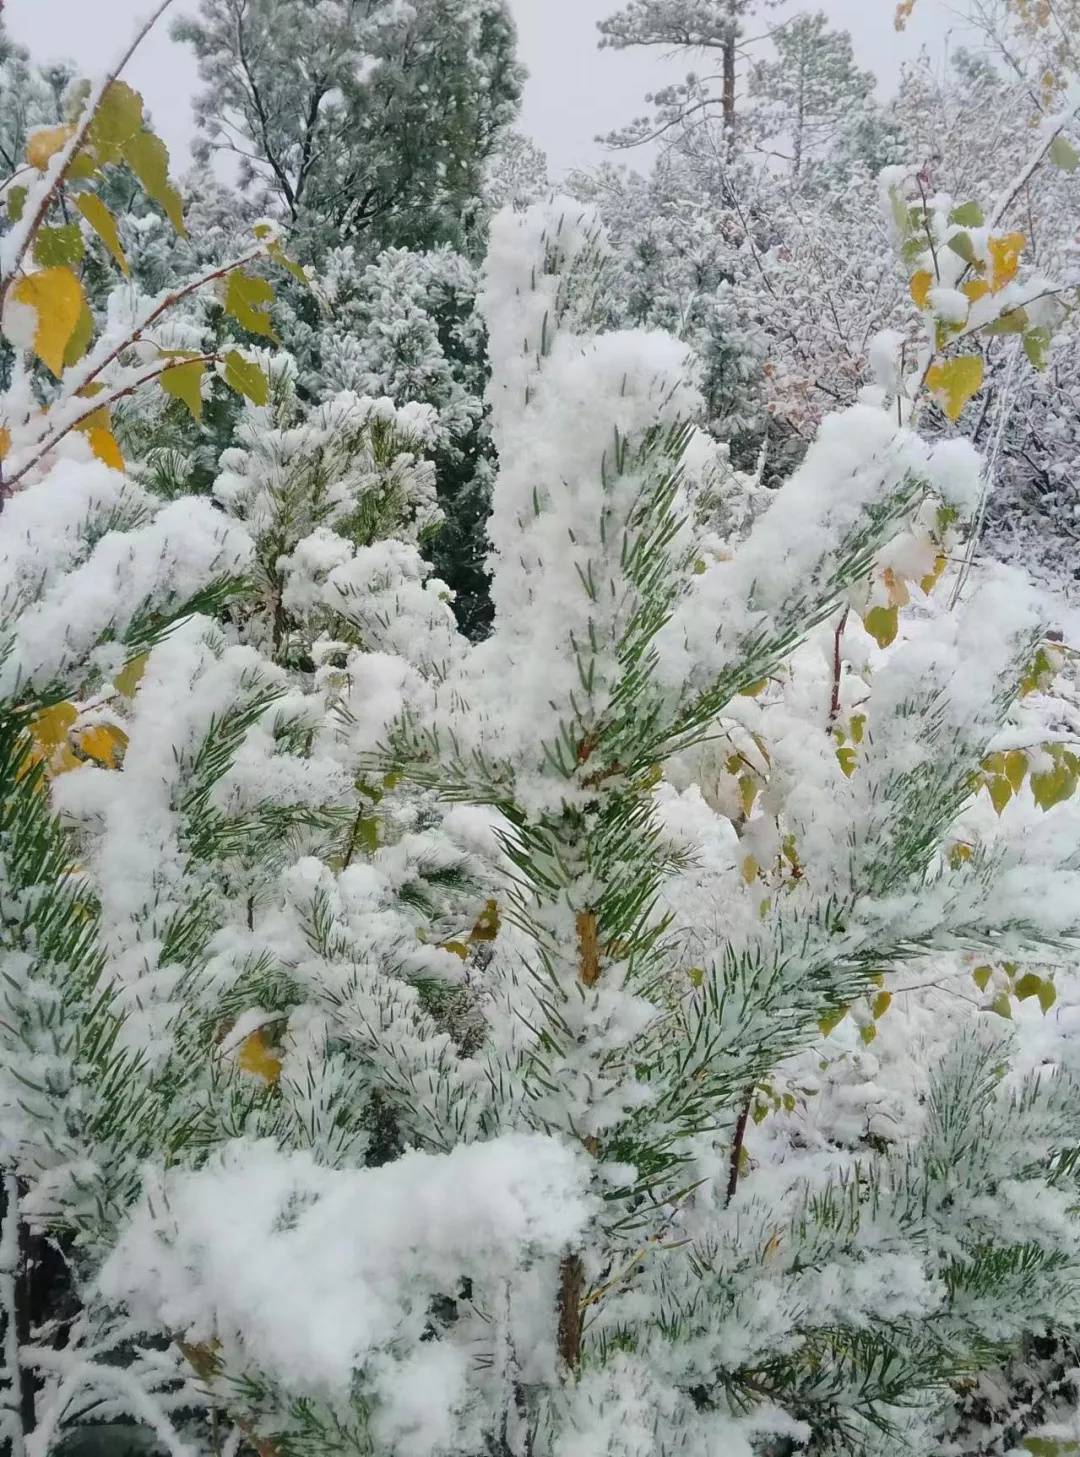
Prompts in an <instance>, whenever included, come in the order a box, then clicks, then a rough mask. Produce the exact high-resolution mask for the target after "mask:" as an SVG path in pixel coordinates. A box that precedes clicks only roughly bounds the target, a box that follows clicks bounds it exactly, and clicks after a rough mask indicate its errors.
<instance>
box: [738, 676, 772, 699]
mask: <svg viewBox="0 0 1080 1457" xmlns="http://www.w3.org/2000/svg"><path fill="white" fill-rule="evenodd" d="M768 686H769V680H768V678H759V679H758V681H757V682H756V683H750V684H748V685H747V687H745V688H740V689H739V692H740V693H741V694H742V696H743V697H744V698H756V697H757V696H758V694H759V693H761V692H763V691H764V689H766V688H767V687H768Z"/></svg>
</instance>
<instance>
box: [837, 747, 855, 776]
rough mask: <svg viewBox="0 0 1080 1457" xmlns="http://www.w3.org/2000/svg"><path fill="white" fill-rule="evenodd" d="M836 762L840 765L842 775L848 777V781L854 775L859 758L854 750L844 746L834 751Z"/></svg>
mask: <svg viewBox="0 0 1080 1457" xmlns="http://www.w3.org/2000/svg"><path fill="white" fill-rule="evenodd" d="M836 762H837V763H838V764H839V765H840V768H841V769H842V770H843V772H844V774H845V775H846V776H847V777H848V779H850V778H851V776H852V775H853V774H854V773H855V770H856V768H857V766H858V762H859V758H858V755H857V754H856V753H855V750H854V749H853V748H851V746H850V745H848V744H844V745H843V746H842V747H841V748H839V749H837V751H836Z"/></svg>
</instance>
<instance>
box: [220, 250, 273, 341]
mask: <svg viewBox="0 0 1080 1457" xmlns="http://www.w3.org/2000/svg"><path fill="white" fill-rule="evenodd" d="M273 302H274V290H273V289H272V288H271V287H270V285H269V284H268V283H267V281H266V279H265V278H258V277H256V276H255V274H253V273H245V272H244V271H243V270H242V269H240V268H235V269H233V271H232V273H230V274H229V277H228V281H227V282H226V284H225V312H226V313H227V314H230V315H231V316H232V317H233V318H234V319H235V320H236V322H237V323H238V324H240V325H241V326H242V327H243V328H245V329H247V330H248V331H249V332H250V333H252V334H262V335H264V336H265V337H266V338H268V339H276V338H277V335H276V334H275V333H274V326H273V323H272V322H271V319H270V309H269V305H270V304H272V303H273Z"/></svg>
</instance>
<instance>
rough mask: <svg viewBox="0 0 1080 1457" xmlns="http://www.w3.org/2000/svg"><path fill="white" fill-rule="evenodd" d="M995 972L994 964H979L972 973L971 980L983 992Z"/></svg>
mask: <svg viewBox="0 0 1080 1457" xmlns="http://www.w3.org/2000/svg"><path fill="white" fill-rule="evenodd" d="M993 974H994V968H993V967H992V966H977V967H976V968H975V970H974V971H973V972H972V973H971V980H972V981H973V982H974V983H975V985H976V986H977V987H978V988H979V990H980V991H981V992H984V991H985V990H986V988H987V987H988V986H989V985H990V978H991V977H992V976H993Z"/></svg>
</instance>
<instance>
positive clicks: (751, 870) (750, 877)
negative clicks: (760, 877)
mask: <svg viewBox="0 0 1080 1457" xmlns="http://www.w3.org/2000/svg"><path fill="white" fill-rule="evenodd" d="M740 873H741V875H742V878H743V880H745V881H746V883H747V885H753V883H754V881H755V880H756V879H757V873H758V863H757V861H756V860H755V859H754V857H753V855H747V857H746V859H745V860H744V861H743V863H742V865H741V867H740Z"/></svg>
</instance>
